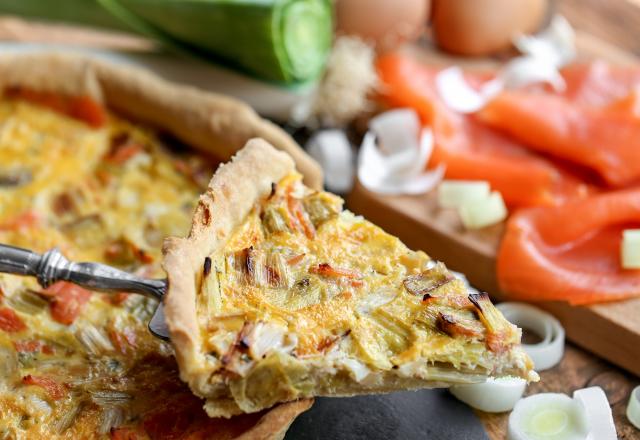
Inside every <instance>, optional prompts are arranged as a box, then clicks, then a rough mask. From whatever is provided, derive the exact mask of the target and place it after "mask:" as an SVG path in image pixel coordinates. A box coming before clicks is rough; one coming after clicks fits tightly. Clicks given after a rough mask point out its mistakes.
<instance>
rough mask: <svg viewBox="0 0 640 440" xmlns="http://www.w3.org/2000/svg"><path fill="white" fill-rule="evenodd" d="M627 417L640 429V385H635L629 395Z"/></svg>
mask: <svg viewBox="0 0 640 440" xmlns="http://www.w3.org/2000/svg"><path fill="white" fill-rule="evenodd" d="M627 419H629V422H631V424H632V425H633V426H635V427H636V428H638V429H640V385H639V386H637V387H635V388H634V389H633V391H631V395H630V396H629V404H628V405H627Z"/></svg>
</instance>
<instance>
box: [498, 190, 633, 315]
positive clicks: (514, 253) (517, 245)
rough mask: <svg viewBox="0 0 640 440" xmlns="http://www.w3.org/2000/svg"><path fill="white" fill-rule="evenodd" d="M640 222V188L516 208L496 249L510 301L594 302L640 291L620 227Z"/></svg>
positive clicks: (501, 283)
mask: <svg viewBox="0 0 640 440" xmlns="http://www.w3.org/2000/svg"><path fill="white" fill-rule="evenodd" d="M639 226H640V187H639V188H634V189H629V190H619V191H613V192H609V193H605V194H598V195H594V196H591V197H588V198H585V199H582V200H573V201H571V202H568V203H567V204H565V205H563V206H558V207H534V208H528V209H522V210H520V211H518V212H516V213H515V214H514V215H513V216H512V217H511V218H510V219H509V222H508V224H507V228H506V232H505V235H504V238H503V240H502V243H501V246H500V250H499V253H498V264H497V270H498V281H499V283H500V288H501V289H502V290H503V291H504V292H505V293H506V294H507V295H508V298H509V299H511V300H523V301H567V302H569V303H571V304H591V303H595V302H603V301H615V300H620V299H624V298H629V297H634V296H640V270H629V269H623V268H622V266H621V264H620V243H621V239H622V231H623V230H624V229H628V228H637V227H639Z"/></svg>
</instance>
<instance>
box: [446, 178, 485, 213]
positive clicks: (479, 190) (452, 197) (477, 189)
mask: <svg viewBox="0 0 640 440" xmlns="http://www.w3.org/2000/svg"><path fill="white" fill-rule="evenodd" d="M490 192H491V188H490V186H489V182H487V181H484V180H445V181H444V182H442V183H441V184H440V185H439V186H438V203H439V204H440V206H442V207H443V208H458V207H460V206H462V205H463V204H465V203H471V202H474V201H477V200H484V199H486V198H487V197H489V193H490Z"/></svg>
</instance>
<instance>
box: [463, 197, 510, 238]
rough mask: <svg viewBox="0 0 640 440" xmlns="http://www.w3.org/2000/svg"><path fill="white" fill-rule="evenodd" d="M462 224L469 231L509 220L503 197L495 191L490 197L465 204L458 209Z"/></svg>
mask: <svg viewBox="0 0 640 440" xmlns="http://www.w3.org/2000/svg"><path fill="white" fill-rule="evenodd" d="M458 212H459V214H460V219H461V220H462V224H463V225H464V226H465V228H467V229H481V228H484V227H487V226H491V225H493V224H496V223H500V222H501V221H503V220H504V219H505V218H507V207H506V206H505V204H504V200H503V199H502V195H501V194H500V193H499V192H497V191H493V192H492V193H491V194H489V196H488V197H486V198H484V199H479V200H473V201H469V202H466V203H464V204H463V205H461V206H460V207H459V208H458Z"/></svg>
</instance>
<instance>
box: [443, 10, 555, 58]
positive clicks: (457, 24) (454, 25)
mask: <svg viewBox="0 0 640 440" xmlns="http://www.w3.org/2000/svg"><path fill="white" fill-rule="evenodd" d="M547 7H548V0H433V16H432V20H433V32H434V38H435V41H436V43H437V44H438V46H439V47H440V48H442V49H444V50H446V51H449V52H453V53H456V54H461V55H488V54H491V53H495V52H498V51H501V50H504V49H507V48H509V47H510V46H511V39H512V38H513V37H514V36H515V35H518V34H520V33H532V32H535V31H537V30H538V29H539V28H540V26H541V25H542V22H543V21H544V18H545V15H546V12H547Z"/></svg>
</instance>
